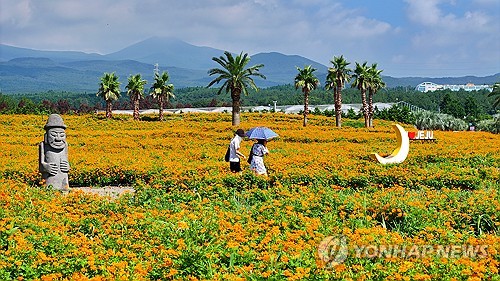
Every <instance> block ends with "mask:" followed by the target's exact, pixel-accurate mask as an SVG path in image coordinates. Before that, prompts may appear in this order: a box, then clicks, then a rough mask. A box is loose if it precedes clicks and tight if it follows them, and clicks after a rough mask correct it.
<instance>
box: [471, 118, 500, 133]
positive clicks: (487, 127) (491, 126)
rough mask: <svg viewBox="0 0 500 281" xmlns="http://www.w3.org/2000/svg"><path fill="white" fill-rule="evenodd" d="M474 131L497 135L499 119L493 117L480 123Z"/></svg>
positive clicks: (499, 125) (499, 127)
mask: <svg viewBox="0 0 500 281" xmlns="http://www.w3.org/2000/svg"><path fill="white" fill-rule="evenodd" d="M476 130H478V131H486V132H491V133H495V134H499V133H500V117H495V118H493V119H488V120H483V121H480V122H479V123H478V124H477V126H476Z"/></svg>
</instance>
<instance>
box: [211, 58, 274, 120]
mask: <svg viewBox="0 0 500 281" xmlns="http://www.w3.org/2000/svg"><path fill="white" fill-rule="evenodd" d="M224 55H225V57H224V56H220V57H218V58H217V57H213V58H212V60H213V61H215V62H217V63H218V64H220V65H221V66H222V69H220V68H212V69H210V70H209V71H208V74H209V75H210V76H212V75H219V76H218V77H217V78H215V79H214V80H213V81H212V82H210V83H209V84H208V86H207V88H210V86H212V85H213V84H215V83H217V84H218V83H219V82H221V81H222V80H225V82H224V84H222V87H220V89H219V91H218V92H217V94H220V93H221V92H222V90H223V89H225V90H226V93H228V92H231V99H232V100H233V114H232V124H233V126H238V125H239V124H240V103H241V102H240V98H241V94H242V93H243V94H245V95H248V91H247V88H248V87H252V88H253V89H255V91H258V90H259V89H258V88H257V86H256V85H255V82H254V81H253V79H252V77H251V76H257V77H261V78H263V79H266V77H265V76H264V75H262V74H261V73H259V69H260V68H262V67H264V65H263V64H258V65H254V66H252V67H249V68H245V67H246V65H247V64H248V62H249V61H250V57H249V56H248V54H246V53H245V54H244V55H243V52H241V53H240V54H239V55H237V56H236V57H233V55H232V54H231V53H230V52H228V51H225V52H224Z"/></svg>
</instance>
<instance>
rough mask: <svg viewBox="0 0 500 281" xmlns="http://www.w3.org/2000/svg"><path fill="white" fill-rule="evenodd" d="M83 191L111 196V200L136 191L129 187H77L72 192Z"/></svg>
mask: <svg viewBox="0 0 500 281" xmlns="http://www.w3.org/2000/svg"><path fill="white" fill-rule="evenodd" d="M78 190H81V191H83V192H87V193H93V194H97V195H100V196H109V197H111V198H118V197H120V196H121V195H123V194H126V193H134V192H135V189H133V188H132V187H127V186H105V187H98V188H97V187H75V188H71V191H78Z"/></svg>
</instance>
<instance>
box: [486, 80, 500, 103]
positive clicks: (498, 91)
mask: <svg viewBox="0 0 500 281" xmlns="http://www.w3.org/2000/svg"><path fill="white" fill-rule="evenodd" d="M488 97H495V101H494V102H493V108H496V107H498V106H499V105H500V82H496V83H495V84H494V85H493V91H492V92H491V93H489V94H488Z"/></svg>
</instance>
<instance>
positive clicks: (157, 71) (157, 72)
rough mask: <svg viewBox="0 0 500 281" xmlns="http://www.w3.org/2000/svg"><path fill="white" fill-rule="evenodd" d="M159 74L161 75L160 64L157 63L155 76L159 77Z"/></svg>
mask: <svg viewBox="0 0 500 281" xmlns="http://www.w3.org/2000/svg"><path fill="white" fill-rule="evenodd" d="M159 73H160V68H159V65H158V63H155V74H158V75H159Z"/></svg>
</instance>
